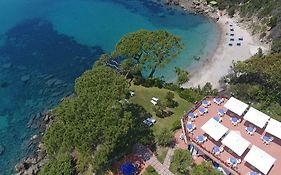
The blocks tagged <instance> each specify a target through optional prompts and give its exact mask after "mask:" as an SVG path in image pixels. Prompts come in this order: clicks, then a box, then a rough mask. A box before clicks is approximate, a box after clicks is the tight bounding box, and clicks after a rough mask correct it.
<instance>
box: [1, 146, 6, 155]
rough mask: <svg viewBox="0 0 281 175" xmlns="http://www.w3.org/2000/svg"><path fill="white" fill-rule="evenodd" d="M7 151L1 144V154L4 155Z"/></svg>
mask: <svg viewBox="0 0 281 175" xmlns="http://www.w3.org/2000/svg"><path fill="white" fill-rule="evenodd" d="M4 152H5V148H4V146H2V145H0V156H1V155H3V154H4Z"/></svg>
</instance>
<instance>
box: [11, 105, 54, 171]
mask: <svg viewBox="0 0 281 175" xmlns="http://www.w3.org/2000/svg"><path fill="white" fill-rule="evenodd" d="M38 115H40V117H38V120H32V122H31V123H32V124H33V123H35V124H37V125H38V127H39V128H40V129H39V130H40V132H39V134H36V135H33V136H32V137H31V138H30V144H29V145H36V151H35V154H34V155H30V156H28V157H25V158H24V159H23V160H21V161H20V162H19V163H18V164H16V166H15V171H16V174H17V175H36V174H37V173H38V172H39V170H40V168H41V167H42V166H43V165H44V164H45V163H47V162H48V156H47V152H46V149H45V148H44V145H43V143H42V137H43V134H44V132H45V130H46V129H47V128H48V127H49V126H50V125H51V124H52V123H53V121H54V115H53V114H52V110H49V111H47V112H45V113H43V114H38Z"/></svg>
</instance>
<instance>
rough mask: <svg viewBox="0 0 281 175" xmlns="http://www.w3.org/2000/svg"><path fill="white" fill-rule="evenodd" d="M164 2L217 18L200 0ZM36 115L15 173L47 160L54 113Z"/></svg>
mask: <svg viewBox="0 0 281 175" xmlns="http://www.w3.org/2000/svg"><path fill="white" fill-rule="evenodd" d="M165 4H166V5H177V6H180V7H181V8H183V10H184V11H188V12H191V13H194V14H200V15H204V16H207V17H209V18H210V19H213V20H215V21H217V20H218V18H219V17H218V15H217V14H216V10H215V9H214V8H213V7H211V6H208V5H207V3H205V1H202V0H192V1H184V0H166V2H165ZM29 79H30V77H29V76H25V77H22V79H21V80H22V81H23V82H25V81H28V80H29ZM37 115H40V116H37ZM37 115H36V116H35V117H33V118H32V119H31V120H30V122H29V123H28V126H29V127H31V125H34V124H35V125H37V126H38V127H39V134H36V135H33V136H32V137H31V138H30V144H29V145H30V146H31V145H33V146H36V150H35V153H34V154H33V155H30V156H27V157H25V158H23V159H22V160H21V161H20V162H19V163H17V164H16V165H15V171H16V175H36V174H38V172H39V170H40V168H42V167H43V165H44V164H46V163H47V162H48V160H49V158H48V155H47V152H46V149H45V148H44V145H43V143H42V137H43V134H44V132H45V131H46V129H47V128H48V127H49V126H50V125H51V124H52V123H53V121H54V115H53V114H52V110H49V111H47V112H45V113H43V114H42V113H38V114H37ZM3 149H4V148H3Z"/></svg>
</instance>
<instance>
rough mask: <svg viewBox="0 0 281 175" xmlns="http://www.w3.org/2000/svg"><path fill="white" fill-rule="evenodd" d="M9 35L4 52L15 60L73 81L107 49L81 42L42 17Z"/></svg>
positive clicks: (2, 50) (0, 50) (2, 53)
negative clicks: (81, 43) (58, 29)
mask: <svg viewBox="0 0 281 175" xmlns="http://www.w3.org/2000/svg"><path fill="white" fill-rule="evenodd" d="M6 35H7V37H6V40H5V43H4V46H3V47H1V48H0V55H2V56H5V57H9V58H10V61H11V63H12V64H16V65H22V66H25V67H27V68H28V69H30V68H32V69H33V70H38V71H40V72H41V73H48V74H50V73H51V74H53V75H54V76H58V77H60V78H61V79H65V80H70V81H72V80H73V78H75V77H77V76H78V75H80V74H81V73H82V72H83V71H84V70H85V68H89V67H90V66H91V65H92V63H93V61H94V60H93V59H94V58H95V57H97V56H98V55H100V54H102V53H103V50H102V49H101V48H100V47H99V46H96V47H88V46H85V45H80V44H78V43H77V42H76V41H75V40H74V39H73V38H70V37H67V36H65V35H60V34H57V33H56V32H55V31H54V30H53V26H52V25H51V24H50V23H48V21H44V20H41V19H32V20H28V21H25V22H23V23H21V24H19V25H17V26H16V27H14V28H12V29H11V30H9V31H8V32H7V33H6Z"/></svg>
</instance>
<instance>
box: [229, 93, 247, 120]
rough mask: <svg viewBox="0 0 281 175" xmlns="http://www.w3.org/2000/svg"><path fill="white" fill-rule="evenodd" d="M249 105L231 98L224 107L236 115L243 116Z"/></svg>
mask: <svg viewBox="0 0 281 175" xmlns="http://www.w3.org/2000/svg"><path fill="white" fill-rule="evenodd" d="M248 106H249V105H248V104H246V103H244V102H242V101H240V100H238V99H236V98H234V97H231V98H230V99H229V100H228V101H227V102H226V103H225V104H224V107H225V108H227V109H229V110H230V111H232V112H234V113H235V114H237V115H239V116H241V115H242V114H243V113H244V111H245V110H246V109H247V107H248Z"/></svg>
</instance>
